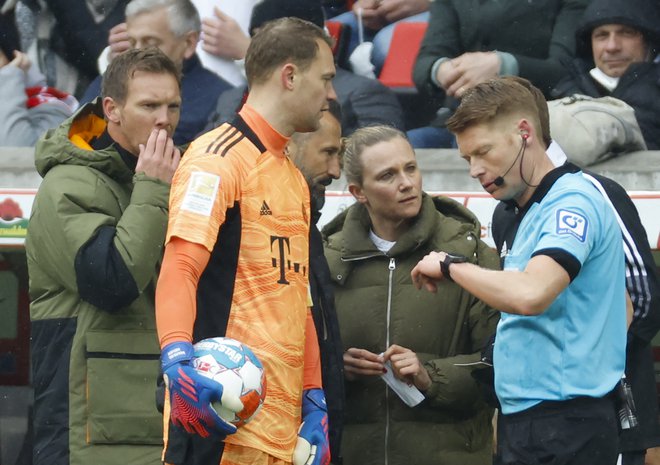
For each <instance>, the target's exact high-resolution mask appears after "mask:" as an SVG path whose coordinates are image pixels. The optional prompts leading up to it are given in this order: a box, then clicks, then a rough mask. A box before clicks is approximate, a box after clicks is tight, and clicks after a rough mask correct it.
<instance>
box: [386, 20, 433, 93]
mask: <svg viewBox="0 0 660 465" xmlns="http://www.w3.org/2000/svg"><path fill="white" fill-rule="evenodd" d="M426 27H427V23H425V22H403V21H402V22H399V23H398V24H397V25H396V26H395V27H394V33H393V34H392V42H391V43H390V49H389V51H388V53H387V57H386V58H385V63H384V64H383V69H382V70H381V72H380V75H379V76H378V79H379V80H380V82H382V83H383V84H385V85H386V86H387V87H390V88H392V89H393V90H395V91H403V92H408V91H409V92H414V91H415V84H414V83H413V80H412V71H413V66H414V65H415V60H416V59H417V52H419V47H420V46H421V44H422V39H423V38H424V34H425V33H426Z"/></svg>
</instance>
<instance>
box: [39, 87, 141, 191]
mask: <svg viewBox="0 0 660 465" xmlns="http://www.w3.org/2000/svg"><path fill="white" fill-rule="evenodd" d="M106 126H107V124H106V122H105V120H104V118H103V110H102V107H101V99H100V98H97V99H96V100H95V101H93V102H91V103H88V104H87V105H85V106H84V107H82V108H81V109H80V110H79V111H78V112H76V113H75V114H74V115H73V116H71V117H70V118H69V119H67V120H66V121H64V122H63V123H62V124H61V125H60V126H58V127H56V128H53V129H49V130H48V131H47V132H46V134H44V136H43V137H41V139H39V141H38V142H37V145H36V148H35V166H36V168H37V172H38V173H39V174H40V175H41V177H44V176H45V175H46V173H48V171H50V170H51V169H52V168H53V167H55V166H57V165H78V166H88V167H90V168H94V169H97V170H99V171H101V172H104V173H106V174H108V175H109V176H112V177H115V178H117V179H120V180H122V181H126V180H130V179H132V177H133V172H132V171H131V170H130V169H129V168H128V166H126V163H124V161H123V160H122V159H121V156H120V155H119V154H118V153H117V151H116V150H115V148H114V144H112V145H110V146H109V147H108V148H105V149H103V150H94V149H92V147H91V146H90V145H89V144H90V142H91V141H92V139H93V138H94V137H96V136H99V135H101V134H102V133H103V131H104V130H105V128H106Z"/></svg>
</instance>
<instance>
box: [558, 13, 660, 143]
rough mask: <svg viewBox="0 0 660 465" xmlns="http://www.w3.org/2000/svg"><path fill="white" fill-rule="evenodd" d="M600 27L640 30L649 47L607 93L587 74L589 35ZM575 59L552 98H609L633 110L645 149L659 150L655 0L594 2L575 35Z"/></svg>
mask: <svg viewBox="0 0 660 465" xmlns="http://www.w3.org/2000/svg"><path fill="white" fill-rule="evenodd" d="M604 24H623V25H626V26H630V27H632V28H634V29H637V30H639V31H641V32H642V33H643V34H644V39H645V41H646V43H647V45H648V46H649V61H647V62H640V63H633V64H631V65H630V66H629V67H628V69H627V70H626V72H625V73H624V74H623V75H622V76H621V78H620V81H619V84H618V85H617V87H616V88H615V89H614V90H613V91H612V92H610V91H608V90H607V89H605V88H604V87H603V86H601V85H600V84H598V83H597V82H596V81H595V80H594V79H593V78H592V77H591V75H590V74H589V71H590V70H591V69H592V68H594V66H595V65H594V60H593V54H592V51H591V33H592V31H593V30H594V29H595V28H596V27H598V26H602V25H604ZM575 37H576V57H577V58H575V59H574V60H573V61H572V62H570V63H567V64H566V68H567V75H566V77H565V78H564V79H562V80H561V81H560V82H559V83H558V84H557V86H556V87H555V89H554V90H553V92H552V96H553V97H554V98H561V97H566V96H569V95H573V94H583V95H588V96H590V97H603V96H608V95H609V96H612V97H616V98H618V99H619V100H623V101H624V102H626V103H627V104H628V105H630V106H631V107H633V108H634V109H635V115H636V117H637V122H638V123H639V127H640V129H641V130H642V135H643V136H644V140H645V141H646V145H647V147H648V148H649V150H658V149H660V105H658V102H660V64H658V63H653V62H652V59H653V57H655V56H656V53H657V51H658V48H659V46H660V6H659V5H658V3H657V1H656V0H629V1H622V0H594V1H593V2H592V3H591V4H590V5H589V6H588V7H587V9H586V10H585V12H584V16H583V18H582V21H581V23H580V26H579V28H578V30H577V32H576V35H575Z"/></svg>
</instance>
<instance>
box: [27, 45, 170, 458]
mask: <svg viewBox="0 0 660 465" xmlns="http://www.w3.org/2000/svg"><path fill="white" fill-rule="evenodd" d="M180 103H181V99H180V80H179V72H178V69H177V68H176V66H175V65H174V64H173V63H172V62H171V61H170V60H169V59H168V58H167V57H166V56H165V55H163V54H162V52H160V51H158V50H156V49H148V50H132V51H129V52H126V53H125V54H122V55H121V56H120V57H118V58H117V59H115V60H114V61H113V62H112V64H111V65H110V67H109V68H108V70H107V71H106V74H105V80H104V86H103V94H102V98H101V99H97V100H96V101H95V102H94V103H91V104H88V105H86V106H85V107H83V108H82V109H81V110H80V111H79V112H78V113H77V114H75V115H74V116H73V117H72V118H70V119H69V120H67V121H65V122H64V123H63V124H62V125H61V126H60V127H58V128H56V129H53V130H50V131H48V132H47V133H46V134H45V136H44V137H43V138H42V139H41V140H40V141H39V142H38V144H37V147H36V167H37V170H38V172H39V173H40V174H41V176H42V177H43V178H44V179H43V182H42V183H41V186H40V188H39V192H38V193H37V195H36V198H35V201H34V206H33V210H32V215H31V217H30V223H29V226H28V235H27V239H26V244H25V247H26V252H27V260H28V271H29V277H30V301H31V303H30V319H31V322H32V327H31V339H32V375H33V383H34V396H35V403H34V462H33V463H34V464H36V465H41V464H48V465H68V464H72V465H74V464H75V465H88V464H94V465H106V464H107V465H110V464H119V463H126V464H132V465H135V464H138V465H142V464H154V465H155V464H159V463H161V462H160V451H161V449H162V418H161V415H160V414H159V413H158V411H157V410H156V405H155V399H154V392H155V387H156V380H157V377H158V373H159V355H160V350H159V346H158V339H157V337H156V331H155V321H154V319H155V318H154V287H155V284H156V275H157V267H158V264H159V261H160V258H161V254H162V249H163V243H164V239H165V230H166V226H167V211H168V196H169V190H170V182H171V179H172V176H173V174H174V170H175V169H176V166H177V165H178V162H179V158H180V153H179V150H178V149H176V148H175V147H174V145H173V142H172V139H171V136H172V133H173V131H174V128H175V127H176V125H177V123H178V120H179V106H180Z"/></svg>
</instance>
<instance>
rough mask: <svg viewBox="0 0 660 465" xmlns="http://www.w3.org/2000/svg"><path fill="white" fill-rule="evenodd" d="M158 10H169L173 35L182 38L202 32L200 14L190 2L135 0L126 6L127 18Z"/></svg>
mask: <svg viewBox="0 0 660 465" xmlns="http://www.w3.org/2000/svg"><path fill="white" fill-rule="evenodd" d="M158 8H166V9H167V19H168V22H169V25H170V30H171V31H172V33H173V34H174V35H175V36H177V37H181V36H183V35H185V34H187V33H189V32H201V30H202V22H201V20H200V19H199V12H198V11H197V8H195V5H193V3H192V2H191V1H190V0H133V1H132V2H130V3H129V4H128V5H126V10H125V11H124V14H125V15H126V17H127V18H131V17H133V16H137V15H139V14H142V13H149V12H151V11H153V10H156V9H158Z"/></svg>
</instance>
